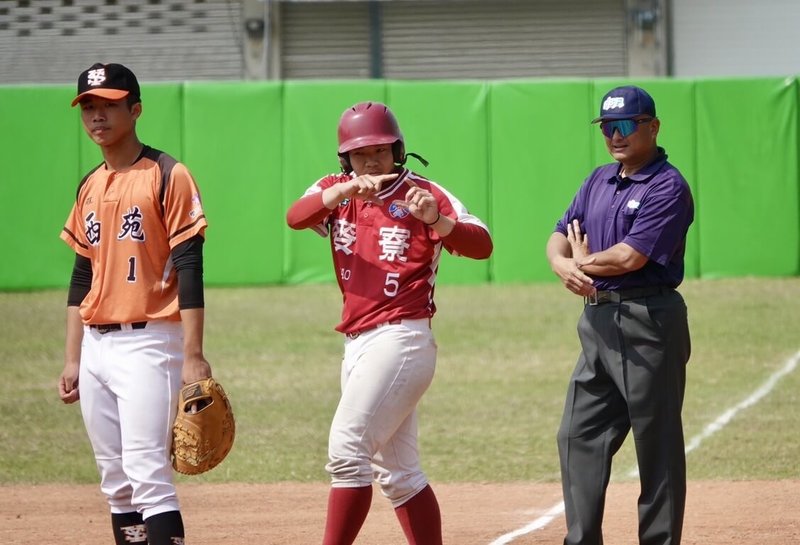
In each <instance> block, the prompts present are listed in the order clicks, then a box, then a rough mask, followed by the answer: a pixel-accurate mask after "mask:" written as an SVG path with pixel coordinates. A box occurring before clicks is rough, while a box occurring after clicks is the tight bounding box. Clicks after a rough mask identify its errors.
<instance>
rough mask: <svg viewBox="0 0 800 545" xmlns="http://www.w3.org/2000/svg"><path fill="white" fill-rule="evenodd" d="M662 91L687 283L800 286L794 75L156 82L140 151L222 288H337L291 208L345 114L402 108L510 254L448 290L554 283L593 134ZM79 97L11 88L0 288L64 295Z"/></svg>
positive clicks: (329, 153) (438, 173)
mask: <svg viewBox="0 0 800 545" xmlns="http://www.w3.org/2000/svg"><path fill="white" fill-rule="evenodd" d="M628 83H638V84H639V85H642V86H643V87H645V88H647V89H648V90H649V91H650V92H651V94H652V95H653V96H654V98H655V100H656V104H657V108H658V113H659V117H660V118H661V120H662V125H661V132H660V134H659V143H660V144H661V145H663V146H664V147H665V148H666V149H667V152H668V153H669V156H670V160H671V161H672V162H673V163H674V164H675V165H676V166H677V167H678V168H679V169H680V170H681V171H682V172H683V174H684V175H685V176H686V178H687V180H688V181H689V183H690V185H691V186H692V189H693V193H694V197H695V204H696V217H695V223H694V225H693V226H692V228H691V229H690V232H689V244H688V248H687V276H688V277H692V276H699V277H722V276H742V275H769V276H788V275H797V274H800V183H799V179H800V167H799V166H798V164H799V162H800V158H799V157H798V143H799V142H798V131H800V127H798V115H800V114H799V113H798V102H800V89H799V88H798V87H799V86H798V82H797V79H796V78H794V77H790V78H752V79H708V80H703V79H700V80H678V79H642V80H638V81H633V82H632V81H631V80H621V79H596V80H590V79H566V80H529V81H527V80H507V81H493V82H478V81H474V82H470V81H463V82H450V81H448V82H432V81H383V80H377V81H376V80H370V81H324V82H323V81H303V82H300V81H287V82H260V83H252V82H249V83H248V82H231V83H191V84H188V83H186V84H181V83H169V84H146V85H144V86H143V115H142V117H141V118H140V120H139V122H138V131H139V135H140V137H141V139H142V141H143V142H145V143H147V144H149V145H151V146H153V147H156V148H160V149H163V150H164V151H166V152H168V153H170V154H171V155H173V156H175V157H176V158H177V159H178V160H181V161H183V162H184V163H186V164H187V166H189V168H190V170H191V171H192V172H193V173H194V175H195V177H196V178H197V180H198V183H199V185H200V188H201V190H202V192H203V197H204V201H205V207H206V212H207V213H208V215H209V222H210V227H209V232H208V244H207V247H206V256H207V261H206V281H207V283H208V285H236V284H242V285H248V284H274V283H291V284H297V283H303V282H330V281H332V280H333V279H334V273H333V271H332V267H331V257H330V246H329V242H328V240H327V239H323V238H321V237H319V236H318V235H316V234H315V233H313V232H311V231H308V230H306V231H302V232H296V231H292V230H290V229H289V228H288V227H287V226H286V224H285V213H286V209H287V207H288V206H289V204H290V203H291V202H293V201H294V200H295V199H297V198H298V197H299V196H300V195H302V193H303V191H305V189H306V188H307V187H308V186H310V185H311V184H312V183H314V181H316V180H317V179H318V178H320V177H321V176H323V175H325V174H327V173H331V172H336V171H338V169H339V165H338V159H337V156H336V146H337V141H336V127H337V124H338V120H339V116H340V115H341V113H342V111H343V110H344V109H345V108H347V107H348V106H350V105H352V104H354V103H356V102H359V101H364V100H376V101H382V102H386V103H388V104H390V105H391V106H392V108H393V109H394V111H395V113H396V114H397V115H398V118H399V120H400V124H401V127H402V130H403V132H404V135H405V139H406V142H407V149H408V151H414V152H417V153H420V154H421V155H423V156H424V157H426V158H427V159H428V160H430V161H431V165H430V166H429V167H427V168H425V167H423V166H422V165H420V164H418V163H416V160H415V159H410V165H409V166H411V167H412V168H413V169H414V170H416V171H418V172H420V173H421V174H422V175H425V176H428V177H429V178H430V179H432V180H434V181H437V182H440V183H441V184H442V185H443V186H444V187H446V188H447V189H449V190H450V191H451V192H453V193H454V194H455V195H456V196H457V197H459V198H460V199H461V200H462V201H463V202H464V204H465V205H466V206H467V207H468V208H469V209H470V210H472V211H474V212H475V213H476V214H477V215H478V216H479V217H481V218H482V219H483V220H484V221H486V222H487V224H488V225H489V228H490V230H491V231H492V235H493V237H494V241H495V253H494V255H493V256H492V258H491V259H490V260H489V261H483V262H476V261H473V260H466V259H461V258H453V257H452V256H449V255H444V256H443V258H442V268H441V274H440V282H442V283H447V282H450V283H471V282H483V281H486V280H489V281H494V282H502V283H508V282H530V281H555V277H554V276H553V274H552V273H551V272H550V270H549V267H548V265H547V260H546V258H545V252H544V246H545V243H546V240H547V238H548V237H549V236H550V233H551V232H552V229H553V226H554V224H555V222H556V220H557V219H558V218H559V217H560V216H561V214H562V213H563V211H564V210H565V209H566V207H567V205H568V204H569V200H570V199H571V198H572V196H573V195H574V193H575V191H576V190H577V188H578V186H579V185H580V184H581V183H582V181H583V179H584V178H585V177H586V175H588V173H589V172H590V171H591V169H592V168H593V167H594V166H596V165H598V164H601V163H605V162H608V161H610V157H609V155H608V152H607V150H606V149H605V145H604V141H603V138H602V136H601V135H600V133H599V131H598V130H597V128H596V127H594V126H592V125H590V124H589V121H590V120H591V119H592V118H593V117H595V116H596V115H597V111H598V109H599V102H600V99H601V97H602V95H603V94H604V93H605V92H606V91H607V90H608V89H610V88H611V87H613V86H616V85H620V84H628ZM74 92H75V91H74V88H73V86H72V85H68V86H67V85H63V86H46V85H45V86H0V120H2V123H3V128H4V129H6V130H5V131H3V133H2V136H0V144H2V146H0V149H1V150H2V151H0V153H2V157H0V159H2V160H3V161H2V164H3V165H4V171H3V179H2V184H0V206H1V207H2V208H1V209H0V234H1V235H2V236H3V238H4V240H6V241H7V246H8V247H9V249H10V255H13V256H19V257H20V259H13V260H12V259H9V260H6V261H5V262H4V265H3V266H2V267H0V289H4V290H9V289H10V290H18V289H37V288H48V287H59V288H63V287H64V286H66V285H67V283H68V281H69V274H70V271H71V265H72V261H73V254H72V252H71V251H70V250H69V248H68V247H67V246H66V245H65V244H64V243H63V242H61V241H60V240H59V238H58V236H59V233H60V231H61V227H62V226H63V223H64V221H65V219H66V217H67V214H68V213H69V210H70V207H71V205H72V203H73V201H74V198H75V191H76V189H77V184H78V182H79V181H80V179H81V178H82V177H83V175H84V174H85V173H86V172H87V171H88V170H89V169H91V168H93V167H94V166H96V165H97V164H98V163H99V162H100V161H101V160H102V156H101V155H100V152H99V150H98V148H97V146H96V145H94V144H93V143H92V142H91V140H90V139H89V138H88V136H87V135H86V134H84V131H83V129H82V127H81V122H80V115H79V112H78V110H77V109H76V108H70V107H69V102H70V100H71V99H72V97H73V96H74Z"/></svg>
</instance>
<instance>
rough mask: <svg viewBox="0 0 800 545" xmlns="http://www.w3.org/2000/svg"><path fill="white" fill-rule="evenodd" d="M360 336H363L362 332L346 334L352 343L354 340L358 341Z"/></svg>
mask: <svg viewBox="0 0 800 545" xmlns="http://www.w3.org/2000/svg"><path fill="white" fill-rule="evenodd" d="M360 335H361V332H360V331H355V332H353V333H345V336H346V337H347V338H348V339H350V340H351V341H352V340H353V339H357V338H358V337H359V336H360Z"/></svg>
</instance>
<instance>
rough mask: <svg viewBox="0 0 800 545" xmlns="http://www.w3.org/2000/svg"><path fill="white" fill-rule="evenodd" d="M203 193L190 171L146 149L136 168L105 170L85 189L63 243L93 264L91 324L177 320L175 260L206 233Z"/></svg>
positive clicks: (88, 302) (86, 318) (84, 307)
mask: <svg viewBox="0 0 800 545" xmlns="http://www.w3.org/2000/svg"><path fill="white" fill-rule="evenodd" d="M206 225H207V222H206V217H205V214H204V213H203V207H202V204H201V202H200V193H199V190H198V188H197V184H196V183H195V181H194V179H193V178H192V175H191V174H190V173H189V171H188V170H187V168H186V167H185V166H184V165H183V164H181V163H179V162H178V161H176V160H175V159H173V158H172V157H171V156H169V155H167V154H166V153H164V152H162V151H159V150H156V149H153V148H151V147H149V146H145V147H144V149H143V150H142V153H141V155H140V156H139V158H138V159H137V160H136V162H134V164H133V165H131V166H130V167H128V168H126V169H124V170H121V171H110V170H108V169H107V168H106V165H105V163H103V164H101V165H100V166H98V167H97V168H95V169H94V170H93V171H91V172H90V173H89V174H87V175H86V177H84V178H83V180H82V181H81V183H80V186H79V188H78V196H77V199H76V202H75V205H74V206H73V207H72V211H71V212H70V215H69V218H68V219H67V223H66V225H65V226H64V229H63V230H62V232H61V238H62V239H63V240H64V241H65V242H66V243H67V244H68V245H69V246H70V247H71V248H72V249H73V250H75V252H77V253H78V254H80V255H82V256H84V257H87V258H89V259H90V260H91V262H92V287H91V290H90V291H89V293H88V295H87V296H86V298H85V299H84V300H83V302H82V303H81V306H80V313H81V317H82V319H83V322H84V323H86V324H106V323H130V322H139V321H148V320H179V319H180V314H179V310H178V281H177V276H176V271H175V270H174V268H173V266H172V260H171V259H170V252H171V251H172V249H173V248H175V246H177V245H178V244H180V243H181V242H184V241H185V240H188V239H189V238H191V237H193V236H195V235H197V234H200V235H202V234H203V233H204V231H205V228H206Z"/></svg>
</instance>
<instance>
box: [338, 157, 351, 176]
mask: <svg viewBox="0 0 800 545" xmlns="http://www.w3.org/2000/svg"><path fill="white" fill-rule="evenodd" d="M339 165H340V166H341V167H342V172H344V173H345V174H347V173H348V172H353V167H352V165H351V164H350V154H349V153H340V154H339Z"/></svg>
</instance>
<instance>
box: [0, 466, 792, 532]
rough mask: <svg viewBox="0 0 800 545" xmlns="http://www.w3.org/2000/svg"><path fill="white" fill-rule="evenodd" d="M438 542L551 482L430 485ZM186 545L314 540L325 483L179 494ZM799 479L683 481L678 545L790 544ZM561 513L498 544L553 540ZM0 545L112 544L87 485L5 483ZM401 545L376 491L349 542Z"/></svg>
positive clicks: (628, 512) (611, 522) (617, 512)
mask: <svg viewBox="0 0 800 545" xmlns="http://www.w3.org/2000/svg"><path fill="white" fill-rule="evenodd" d="M434 487H435V491H436V494H437V496H438V497H439V502H440V504H441V508H442V517H443V524H444V534H445V543H447V544H450V545H472V544H475V545H478V544H480V545H488V544H489V543H491V542H492V541H494V540H496V539H497V538H499V537H501V536H503V535H506V534H508V533H509V532H513V531H514V530H517V529H520V528H523V527H525V526H526V525H528V524H530V523H531V522H533V521H534V520H536V519H538V518H539V517H540V516H541V515H543V514H544V513H545V512H546V511H548V510H549V509H551V508H552V507H554V506H555V505H557V504H558V503H559V502H560V500H561V496H560V487H559V485H558V484H554V483H518V484H490V483H487V484H439V485H436V484H434ZM179 494H180V497H181V501H182V505H183V514H184V520H185V523H186V528H187V534H188V536H187V540H186V543H187V545H222V544H225V545H254V544H257V545H282V544H285V545H305V544H311V545H314V544H318V543H320V542H321V538H322V528H323V525H324V515H325V504H326V500H327V486H325V485H323V484H293V483H282V484H274V485H262V484H259V485H248V484H222V485H208V484H205V485H190V484H183V485H181V486H180V487H179ZM637 494H638V485H636V484H628V483H625V484H617V483H612V485H611V486H610V487H609V494H608V505H607V508H606V517H605V525H604V526H605V537H606V540H605V541H606V543H609V544H613V545H635V544H636V543H638V541H637V539H636V513H635V511H636V496H637ZM798 498H800V481H766V482H765V481H745V482H716V481H715V482H692V483H690V484H689V495H688V499H687V509H686V523H685V525H684V540H683V544H684V545H701V544H702V545H730V544H733V543H735V544H736V545H773V544H774V545H788V544H791V543H800V509H798V507H797V505H798ZM563 530H564V521H563V515H559V516H557V517H555V519H553V520H552V522H550V523H549V524H548V525H546V526H545V527H544V528H541V529H538V530H534V531H531V532H528V533H525V534H524V535H521V536H519V537H516V538H513V539H512V540H511V541H505V542H506V543H513V544H514V545H530V544H551V545H556V544H559V543H561V540H562V539H563ZM0 543H3V544H4V545H8V544H19V545H43V544H45V545H50V544H53V545H55V544H57V543H69V544H70V545H108V544H110V543H113V540H112V538H111V531H110V528H109V521H108V515H107V513H106V507H105V502H104V500H103V498H102V497H101V495H100V492H99V489H98V488H97V487H96V486H63V485H58V486H54V485H53V486H51V485H48V486H5V487H2V495H0ZM356 543H357V544H359V545H388V544H392V545H393V544H404V543H405V540H404V539H403V536H402V533H401V531H400V529H399V526H398V524H397V522H396V521H395V519H394V514H393V512H392V510H391V508H390V507H389V504H388V502H387V501H386V500H384V499H383V497H382V496H381V495H380V493H378V492H377V490H376V493H375V494H374V496H373V508H372V511H371V512H370V515H369V517H368V518H367V521H366V523H365V525H364V528H363V530H362V532H361V534H360V536H359V538H358V540H357V541H356Z"/></svg>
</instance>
